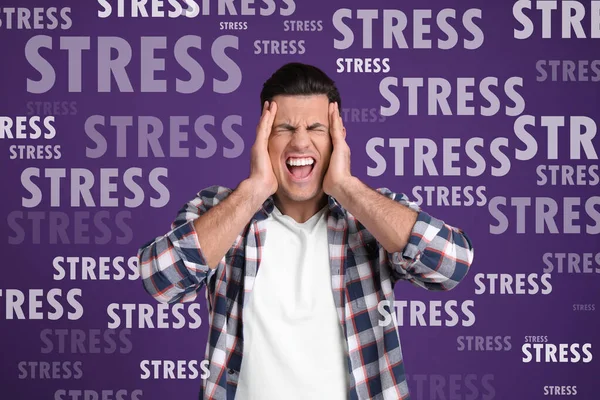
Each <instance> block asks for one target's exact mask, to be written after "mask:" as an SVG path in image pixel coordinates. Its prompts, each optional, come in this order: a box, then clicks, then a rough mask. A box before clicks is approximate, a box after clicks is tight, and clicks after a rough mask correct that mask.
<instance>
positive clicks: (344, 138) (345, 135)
mask: <svg viewBox="0 0 600 400" xmlns="http://www.w3.org/2000/svg"><path fill="white" fill-rule="evenodd" d="M343 129H344V140H346V127H344V128H343Z"/></svg>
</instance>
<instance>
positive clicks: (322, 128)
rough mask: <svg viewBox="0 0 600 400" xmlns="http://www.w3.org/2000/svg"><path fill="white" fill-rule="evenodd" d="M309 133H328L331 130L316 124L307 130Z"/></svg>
mask: <svg viewBox="0 0 600 400" xmlns="http://www.w3.org/2000/svg"><path fill="white" fill-rule="evenodd" d="M306 130H308V131H319V132H327V131H328V130H329V128H327V127H326V126H325V125H323V124H320V123H318V122H317V123H314V124H312V125H310V126H308V127H307V128H306Z"/></svg>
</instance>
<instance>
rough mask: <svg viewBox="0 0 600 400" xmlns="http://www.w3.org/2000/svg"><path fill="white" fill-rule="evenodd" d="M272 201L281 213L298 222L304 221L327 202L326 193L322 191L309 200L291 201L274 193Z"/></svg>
mask: <svg viewBox="0 0 600 400" xmlns="http://www.w3.org/2000/svg"><path fill="white" fill-rule="evenodd" d="M273 201H274V203H275V205H276V206H277V208H278V209H279V211H281V213H282V214H283V215H288V216H290V217H292V218H293V219H294V220H295V221H296V222H298V223H300V224H301V223H304V222H306V221H308V220H309V219H310V217H312V216H313V215H315V214H316V213H317V212H318V211H319V210H320V209H322V208H323V207H325V205H326V204H327V201H328V200H327V195H326V194H325V193H323V194H322V195H321V196H316V197H314V198H312V199H310V200H305V201H293V200H290V199H285V198H282V197H281V196H278V195H277V194H275V195H274V196H273Z"/></svg>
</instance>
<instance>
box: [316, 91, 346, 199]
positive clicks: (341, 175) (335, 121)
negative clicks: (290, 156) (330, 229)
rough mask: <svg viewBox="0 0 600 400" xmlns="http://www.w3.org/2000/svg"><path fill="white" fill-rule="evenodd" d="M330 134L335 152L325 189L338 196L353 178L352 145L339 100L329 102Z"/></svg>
mask: <svg viewBox="0 0 600 400" xmlns="http://www.w3.org/2000/svg"><path fill="white" fill-rule="evenodd" d="M329 134H330V135H331V142H332V144H333V152H332V153H331V158H330V160H329V167H328V168H327V172H326V173H325V178H324V179H323V191H324V192H325V193H327V194H328V195H330V196H333V197H336V193H338V191H339V190H340V189H341V188H343V187H344V184H345V183H346V182H349V181H350V180H351V179H352V173H351V172H350V147H349V146H348V143H346V128H344V124H343V122H342V117H341V116H340V111H339V108H338V104H337V102H334V103H329Z"/></svg>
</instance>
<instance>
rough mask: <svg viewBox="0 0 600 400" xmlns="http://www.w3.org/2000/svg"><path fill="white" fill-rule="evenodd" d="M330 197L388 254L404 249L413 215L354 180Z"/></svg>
mask: <svg viewBox="0 0 600 400" xmlns="http://www.w3.org/2000/svg"><path fill="white" fill-rule="evenodd" d="M334 197H335V198H336V200H337V201H339V202H340V204H341V205H342V206H343V207H344V208H345V209H346V210H348V211H349V212H350V213H352V215H354V216H355V217H356V219H357V220H358V221H360V223H361V224H363V225H364V226H365V228H366V229H367V230H368V231H369V232H370V233H371V234H372V235H373V236H374V237H375V239H377V241H378V242H379V243H381V245H382V246H383V248H384V249H385V250H386V251H387V252H388V253H394V252H398V251H401V250H402V249H404V248H405V247H406V244H407V243H408V240H409V238H410V234H411V231H412V229H413V226H414V225H415V222H416V220H417V212H416V211H414V210H411V209H410V208H408V207H406V206H404V205H402V204H400V203H398V202H396V201H394V200H392V199H390V198H388V197H385V196H384V195H382V194H380V193H378V192H377V191H375V190H373V189H371V188H370V187H368V186H367V185H365V184H364V183H362V182H361V181H360V180H359V179H358V178H356V177H352V178H351V179H348V181H346V182H345V183H344V184H343V185H340V186H339V188H338V190H337V192H336V193H335V196H334Z"/></svg>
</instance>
